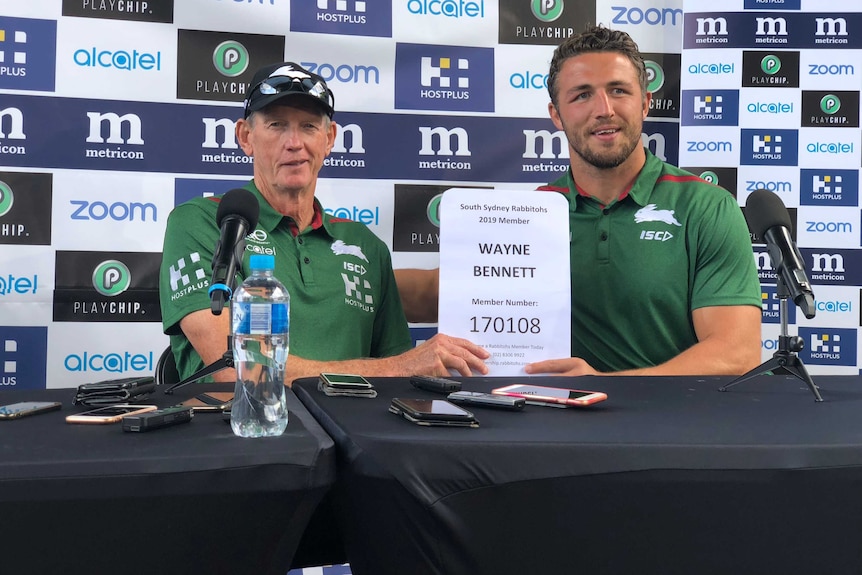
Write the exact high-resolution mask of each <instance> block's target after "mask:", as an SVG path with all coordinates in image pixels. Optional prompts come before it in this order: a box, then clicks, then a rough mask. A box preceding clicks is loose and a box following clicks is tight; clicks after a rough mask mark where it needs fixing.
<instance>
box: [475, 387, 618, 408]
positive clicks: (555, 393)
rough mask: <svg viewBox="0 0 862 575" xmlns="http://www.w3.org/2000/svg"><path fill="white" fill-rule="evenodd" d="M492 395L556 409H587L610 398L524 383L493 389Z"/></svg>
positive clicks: (599, 393) (598, 394)
mask: <svg viewBox="0 0 862 575" xmlns="http://www.w3.org/2000/svg"><path fill="white" fill-rule="evenodd" d="M491 393H493V394H496V395H508V396H513V397H523V398H524V399H525V400H526V402H527V403H528V404H529V405H550V406H554V407H586V406H588V405H593V404H594V403H598V402H600V401H604V400H606V399H607V398H608V396H607V394H606V393H603V392H601V391H585V390H582V389H566V388H562V387H548V386H544V385H528V384H523V383H518V384H515V385H507V386H506V387H499V388H497V389H492V390H491Z"/></svg>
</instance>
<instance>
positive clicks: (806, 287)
mask: <svg viewBox="0 0 862 575" xmlns="http://www.w3.org/2000/svg"><path fill="white" fill-rule="evenodd" d="M745 215H746V219H747V220H748V225H749V227H750V228H751V231H753V232H754V233H755V234H757V235H758V236H759V237H761V238H763V240H764V241H765V242H766V249H767V250H769V259H770V260H771V261H772V267H774V268H775V269H776V273H777V274H778V276H779V281H782V282H784V286H785V287H786V288H787V289H788V291H789V292H790V297H791V298H792V299H793V302H794V303H795V304H796V305H797V306H799V309H801V310H802V313H804V314H805V317H807V318H808V319H811V318H812V317H814V314H815V312H816V309H815V307H814V293H813V292H812V291H811V283H810V282H809V281H808V276H806V275H805V262H803V261H802V254H800V253H799V249H798V248H797V247H796V244H795V243H794V242H793V239H792V238H791V237H790V229H791V228H792V227H793V224H792V223H791V222H790V214H788V213H787V208H785V207H784V203H783V202H782V201H781V198H779V197H778V196H777V195H775V194H774V193H772V192H770V191H769V190H764V189H760V190H755V191H754V192H752V193H751V195H750V196H748V200H746V202H745Z"/></svg>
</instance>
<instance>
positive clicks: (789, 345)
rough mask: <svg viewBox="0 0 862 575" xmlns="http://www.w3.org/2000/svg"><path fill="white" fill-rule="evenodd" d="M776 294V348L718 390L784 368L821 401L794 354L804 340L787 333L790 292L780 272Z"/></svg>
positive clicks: (803, 343)
mask: <svg viewBox="0 0 862 575" xmlns="http://www.w3.org/2000/svg"><path fill="white" fill-rule="evenodd" d="M777 295H778V315H779V318H780V321H781V334H780V335H779V336H778V350H777V351H776V352H775V353H774V354H772V358H771V359H769V360H767V361H765V362H764V363H762V364H760V365H759V366H758V367H755V368H754V369H752V370H751V371H749V372H748V373H745V374H743V375H741V376H739V377H737V378H736V379H734V380H733V381H731V382H730V383H728V384H727V385H724V386H722V387H719V388H718V391H727V390H728V389H729V388H731V387H733V386H734V385H736V384H737V383H742V382H743V381H747V380H749V379H752V378H754V377H757V376H758V375H764V374H767V373H769V372H771V371H780V370H784V371H786V372H788V373H790V374H791V375H793V376H795V377H798V378H799V379H801V380H802V381H804V382H805V384H806V385H808V389H810V390H811V393H813V394H814V401H823V398H822V397H821V396H820V390H819V389H818V387H817V386H816V385H815V384H814V381H812V379H811V376H810V375H808V370H806V369H805V365H803V363H802V360H801V359H799V356H797V355H796V352H798V351H800V350H801V349H802V348H803V347H804V346H805V342H803V341H802V338H801V337H799V336H798V335H794V336H788V335H787V313H788V312H787V299H788V298H789V296H790V293H789V291H788V290H787V285H786V284H785V283H784V280H783V279H782V278H781V275H780V274H779V276H778V290H777Z"/></svg>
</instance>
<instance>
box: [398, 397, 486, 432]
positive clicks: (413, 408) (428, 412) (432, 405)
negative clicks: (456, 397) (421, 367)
mask: <svg viewBox="0 0 862 575" xmlns="http://www.w3.org/2000/svg"><path fill="white" fill-rule="evenodd" d="M389 411H390V412H391V413H394V414H396V415H400V416H401V417H403V418H404V419H406V420H407V421H410V422H412V423H415V424H417V425H429V426H432V425H433V426H458V427H479V422H478V421H477V420H476V417H475V416H474V415H473V413H472V412H470V411H467V410H466V409H464V408H463V407H459V406H457V405H455V404H452V403H449V402H448V401H446V400H445V399H407V398H401V397H394V398H392V402H391V403H390V405H389Z"/></svg>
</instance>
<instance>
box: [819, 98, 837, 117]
mask: <svg viewBox="0 0 862 575" xmlns="http://www.w3.org/2000/svg"><path fill="white" fill-rule="evenodd" d="M820 109H821V110H823V113H824V114H829V115H832V114H835V113H836V112H838V110H840V109H841V100H839V99H838V96H836V95H834V94H826V95H825V96H823V97H822V98H821V99H820Z"/></svg>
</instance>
